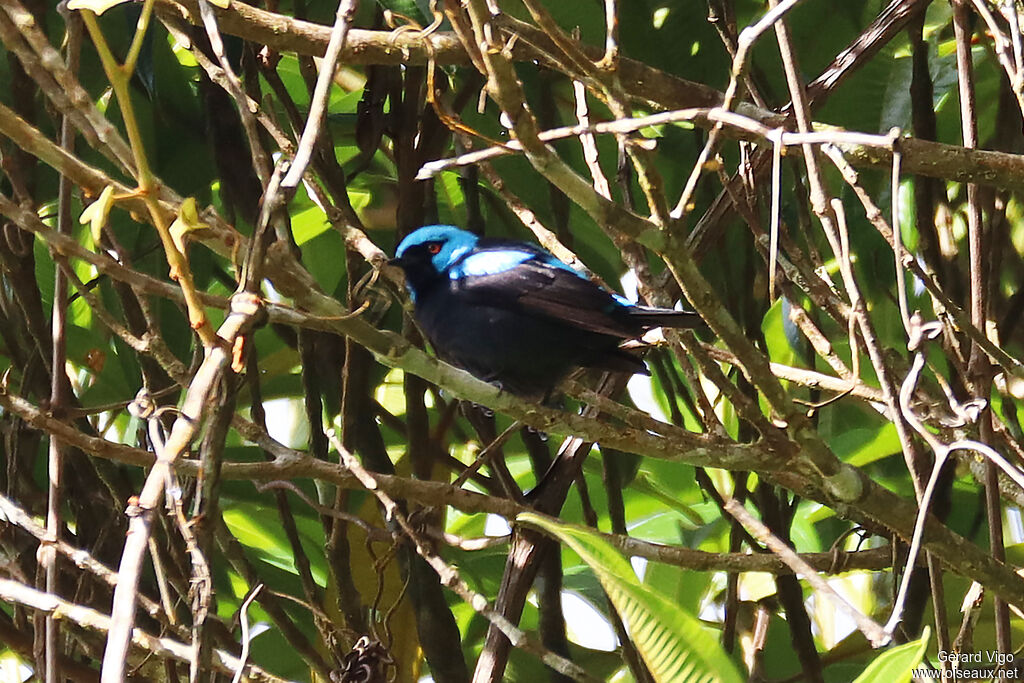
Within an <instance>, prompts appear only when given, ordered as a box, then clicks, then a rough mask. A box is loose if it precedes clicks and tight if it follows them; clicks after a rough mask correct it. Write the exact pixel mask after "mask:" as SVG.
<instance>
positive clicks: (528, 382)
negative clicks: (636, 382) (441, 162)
mask: <svg viewBox="0 0 1024 683" xmlns="http://www.w3.org/2000/svg"><path fill="white" fill-rule="evenodd" d="M388 263H389V264H391V265H395V266H398V267H399V268H401V269H402V270H403V272H404V274H405V283H406V288H407V289H408V291H409V294H410V298H411V300H412V303H413V317H414V318H415V320H416V322H417V324H418V325H419V327H420V329H421V330H422V331H423V333H424V334H425V336H426V337H427V339H428V340H429V341H430V344H431V346H432V347H433V348H434V352H435V353H436V354H437V356H438V357H439V358H441V360H444V361H445V362H447V363H450V364H452V365H455V366H457V367H460V368H462V369H464V370H466V371H468V372H469V373H470V374H472V375H474V376H475V377H477V378H479V379H482V380H484V381H486V382H490V383H492V384H495V385H497V386H498V387H499V388H500V389H502V390H503V391H507V392H509V393H511V394H515V395H518V396H521V397H526V398H534V399H540V400H546V399H548V398H549V397H550V396H551V393H552V390H553V389H554V388H555V387H556V386H557V385H558V384H559V383H560V382H561V380H563V379H564V378H565V377H566V376H567V375H568V374H570V373H571V372H572V370H573V369H575V368H577V367H585V368H597V369H601V370H608V371H614V372H626V373H630V374H636V373H642V374H648V375H649V374H650V373H649V372H648V370H647V366H646V365H645V364H644V362H643V361H642V360H641V359H640V358H639V357H637V356H636V355H634V354H632V353H630V352H628V351H626V350H624V349H622V348H620V347H621V345H622V343H623V342H625V341H627V340H630V339H638V338H639V337H641V336H642V335H643V334H644V333H645V332H646V331H648V330H650V329H652V328H656V327H672V328H695V327H701V326H703V324H704V323H703V321H702V320H701V318H700V317H699V316H698V315H697V314H696V313H694V312H691V311H680V310H673V309H667V308H652V307H648V306H641V305H637V304H633V303H631V302H630V301H629V300H627V299H625V298H624V297H622V296H620V295H618V294H615V293H613V292H611V291H609V290H607V289H605V288H604V287H602V286H600V285H599V284H597V283H595V282H593V281H592V280H590V279H589V278H588V277H587V276H586V275H584V274H583V273H582V272H580V271H578V270H576V269H574V268H572V267H571V266H569V265H568V264H566V263H563V262H562V261H560V260H558V259H557V258H555V256H553V255H552V254H551V253H550V252H548V251H547V250H545V249H543V248H542V247H540V246H538V245H536V244H531V243H529V242H520V241H514V240H508V239H500V238H490V237H480V236H478V235H476V234H474V233H472V232H469V231H466V230H462V229H460V228H457V227H455V226H452V225H428V226H424V227H421V228H419V229H417V230H414V231H413V232H411V233H409V235H407V236H406V237H405V238H404V239H403V240H402V241H401V242H400V243H399V245H398V247H397V248H396V250H395V257H394V258H393V259H391V260H390V261H389V262H388Z"/></svg>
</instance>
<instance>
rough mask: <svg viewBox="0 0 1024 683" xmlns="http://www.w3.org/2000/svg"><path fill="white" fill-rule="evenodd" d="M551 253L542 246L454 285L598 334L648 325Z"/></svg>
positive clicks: (469, 296)
mask: <svg viewBox="0 0 1024 683" xmlns="http://www.w3.org/2000/svg"><path fill="white" fill-rule="evenodd" d="M477 253H479V252H477ZM550 258H552V257H551V256H550V255H548V254H546V253H544V252H540V253H538V254H537V255H535V256H534V257H533V258H530V259H528V260H526V261H524V262H522V263H520V264H518V265H515V266H513V267H511V268H508V269H506V270H503V271H501V272H499V273H494V274H489V275H468V276H466V277H463V278H459V279H457V280H453V281H452V283H451V287H452V289H453V291H455V292H457V294H458V295H459V296H460V297H462V298H463V300H465V301H467V302H471V303H475V304H478V305H487V306H494V307H496V308H505V309H509V310H516V311H520V312H523V313H526V314H528V315H536V316H541V317H545V318H552V319H555V320H560V321H563V322H565V323H566V324H567V325H569V326H572V327H577V328H580V329H583V330H587V331H590V332H596V333H598V334H607V335H611V336H614V337H621V338H623V339H629V338H632V337H635V336H638V335H639V334H641V333H642V332H643V330H644V328H645V327H649V325H645V324H644V323H643V322H642V321H641V320H640V319H639V318H637V319H633V318H632V317H631V316H630V315H629V314H628V308H627V307H626V306H623V305H622V304H621V303H619V302H618V301H616V300H615V298H614V297H612V295H611V293H609V292H608V291H607V290H605V289H603V288H602V287H600V286H599V285H597V284H595V283H593V282H591V281H590V280H587V279H585V278H583V277H580V276H579V275H577V274H576V273H574V272H573V271H571V270H569V269H567V268H565V267H562V266H558V265H554V264H552V263H548V262H546V259H550Z"/></svg>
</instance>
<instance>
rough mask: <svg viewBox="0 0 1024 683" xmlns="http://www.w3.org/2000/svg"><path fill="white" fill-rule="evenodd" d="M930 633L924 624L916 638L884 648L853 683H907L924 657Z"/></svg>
mask: <svg viewBox="0 0 1024 683" xmlns="http://www.w3.org/2000/svg"><path fill="white" fill-rule="evenodd" d="M930 635H931V633H930V632H929V629H928V627H927V626H926V627H925V629H924V633H923V634H922V635H921V637H920V638H919V639H918V640H915V641H913V642H910V643H905V644H904V645H900V646H899V647H894V648H892V649H891V650H886V651H885V652H883V653H882V654H880V655H878V657H876V658H875V660H874V661H873V662H871V664H869V665H868V668H866V669H864V673H862V674H861V675H860V676H857V680H855V681H854V682H853V683H907V682H908V681H910V677H911V672H912V671H913V670H914V669H915V668H917V667H918V665H920V664H921V660H922V659H923V658H924V652H925V649H927V647H928V639H929V637H930Z"/></svg>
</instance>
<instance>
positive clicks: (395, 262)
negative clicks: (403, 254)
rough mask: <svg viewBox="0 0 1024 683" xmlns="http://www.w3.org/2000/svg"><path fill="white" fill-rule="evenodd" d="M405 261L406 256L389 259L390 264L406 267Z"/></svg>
mask: <svg viewBox="0 0 1024 683" xmlns="http://www.w3.org/2000/svg"><path fill="white" fill-rule="evenodd" d="M405 263H406V261H405V259H404V258H399V257H397V256H396V257H395V258H392V259H388V260H387V264H388V265H389V266H398V267H399V268H405Z"/></svg>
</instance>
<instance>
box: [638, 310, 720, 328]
mask: <svg viewBox="0 0 1024 683" xmlns="http://www.w3.org/2000/svg"><path fill="white" fill-rule="evenodd" d="M628 310H629V317H630V320H633V321H635V322H638V323H640V324H641V325H643V326H644V327H674V328H677V329H684V328H686V329H694V328H698V327H706V326H707V323H705V322H704V320H703V318H701V317H700V316H699V315H697V314H696V313H694V312H693V311H676V310H673V309H671V308H652V307H650V306H631V307H630V308H629V309H628Z"/></svg>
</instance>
